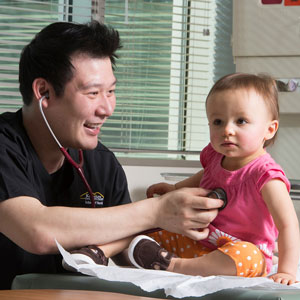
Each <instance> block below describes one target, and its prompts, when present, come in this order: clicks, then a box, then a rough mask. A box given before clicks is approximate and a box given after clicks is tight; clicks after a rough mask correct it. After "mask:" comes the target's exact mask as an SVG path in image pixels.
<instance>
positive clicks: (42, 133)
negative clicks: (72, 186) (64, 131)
mask: <svg viewBox="0 0 300 300" xmlns="http://www.w3.org/2000/svg"><path fill="white" fill-rule="evenodd" d="M22 114H23V124H24V127H25V130H26V132H27V135H28V137H29V139H30V141H31V143H32V145H33V147H34V149H35V151H36V153H37V155H38V157H39V159H40V160H41V162H42V164H43V166H44V168H45V169H46V170H47V172H48V173H49V174H52V173H54V172H56V171H57V170H59V169H60V168H61V166H62V165H63V163H64V160H65V157H64V155H63V154H62V152H61V151H60V149H59V146H58V145H57V144H56V142H55V140H54V139H53V137H52V135H51V134H50V132H49V130H48V128H47V126H46V124H45V122H44V120H43V119H42V117H41V115H40V114H37V113H34V108H32V107H23V108H22Z"/></svg>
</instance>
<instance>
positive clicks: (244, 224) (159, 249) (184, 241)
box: [129, 73, 299, 284]
mask: <svg viewBox="0 0 300 300" xmlns="http://www.w3.org/2000/svg"><path fill="white" fill-rule="evenodd" d="M206 113H207V118H208V122H209V130H210V144H209V145H208V146H207V147H206V148H204V149H203V151H201V154H200V161H201V164H202V166H203V169H202V170H201V171H200V172H198V173H197V174H195V175H194V176H192V177H190V178H188V179H186V180H183V181H181V182H178V183H176V184H175V185H170V184H167V183H159V184H155V185H153V186H151V187H149V189H148V191H147V196H148V197H151V196H153V195H154V194H164V193H167V192H169V191H171V190H174V189H179V188H182V187H198V186H201V187H202V188H206V189H207V190H213V189H215V188H222V189H224V191H225V192H226V194H227V200H228V203H227V206H226V207H225V208H224V209H222V210H220V212H219V213H218V215H217V217H216V218H215V219H214V221H213V222H212V223H211V224H208V229H209V234H208V237H207V238H206V239H205V240H200V241H193V240H191V239H189V238H187V237H184V236H181V235H178V234H173V233H170V232H166V231H159V232H157V233H154V234H151V235H150V236H151V237H152V238H153V239H154V240H155V241H156V242H155V241H154V240H153V239H152V238H150V237H148V236H138V237H136V238H135V239H134V240H133V241H132V242H131V244H130V246H129V258H130V260H131V262H132V263H133V264H134V265H135V266H136V267H139V268H147V269H161V270H167V271H172V272H178V273H184V274H190V275H201V276H208V275H237V276H244V277H254V276H266V275H267V274H268V273H269V272H270V270H271V266H272V253H273V250H274V247H275V240H276V239H277V238H278V251H279V252H278V255H279V263H278V272H277V273H276V274H274V275H272V276H271V278H272V279H273V280H274V281H275V282H279V283H283V284H292V283H294V282H295V280H296V272H297V265H298V259H299V256H298V255H299V226H298V220H297V216H296V213H295V210H294V207H293V203H292V200H291V199H290V196H289V189H290V184H289V181H288V179H287V178H286V176H285V174H284V172H283V170H282V169H281V167H280V166H279V165H278V164H276V163H275V161H274V160H273V159H272V158H271V156H270V155H269V154H268V153H267V152H266V150H265V148H266V147H267V146H268V145H270V144H271V143H273V141H274V138H275V135H276V132H277V129H278V119H279V109H278V93H277V88H276V83H275V81H274V80H273V79H272V78H270V77H268V76H263V75H259V76H256V75H251V74H238V73H237V74H231V75H227V76H225V77H223V78H221V79H220V80H219V81H217V82H216V84H215V85H214V86H213V87H212V89H211V91H210V92H209V94H208V97H207V100H206ZM158 244H159V245H158Z"/></svg>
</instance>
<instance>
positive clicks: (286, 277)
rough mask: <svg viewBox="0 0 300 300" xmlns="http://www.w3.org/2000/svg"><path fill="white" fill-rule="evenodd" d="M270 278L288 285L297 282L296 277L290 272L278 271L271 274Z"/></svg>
mask: <svg viewBox="0 0 300 300" xmlns="http://www.w3.org/2000/svg"><path fill="white" fill-rule="evenodd" d="M269 278H271V279H273V280H274V281H275V282H277V283H281V284H286V285H291V284H293V283H295V282H297V281H296V277H295V276H293V275H291V274H288V273H276V274H273V275H271V276H270V277H269Z"/></svg>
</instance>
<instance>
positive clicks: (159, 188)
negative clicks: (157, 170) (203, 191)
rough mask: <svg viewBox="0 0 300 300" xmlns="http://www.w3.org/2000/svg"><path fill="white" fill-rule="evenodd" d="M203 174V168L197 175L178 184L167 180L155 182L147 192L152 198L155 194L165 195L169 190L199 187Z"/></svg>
mask: <svg viewBox="0 0 300 300" xmlns="http://www.w3.org/2000/svg"><path fill="white" fill-rule="evenodd" d="M202 175H203V170H201V171H199V172H198V173H196V174H195V175H193V176H191V177H189V178H187V179H184V180H182V181H179V182H177V183H176V184H169V183H166V182H160V183H156V184H153V185H151V186H149V187H148V189H147V192H146V194H147V197H148V198H151V197H153V195H154V194H157V195H163V194H165V193H168V192H171V191H174V190H176V189H180V188H183V187H199V183H200V180H201V178H202Z"/></svg>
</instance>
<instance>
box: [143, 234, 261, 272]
mask: <svg viewBox="0 0 300 300" xmlns="http://www.w3.org/2000/svg"><path fill="white" fill-rule="evenodd" d="M151 237H154V238H155V240H156V241H157V242H158V243H160V245H161V246H162V247H163V248H165V249H166V250H167V251H165V252H163V251H160V256H163V257H165V256H167V254H168V252H172V253H175V254H176V255H177V256H178V257H177V258H176V257H172V258H171V259H170V261H169V265H168V267H167V268H166V270H167V271H173V272H179V273H183V274H190V275H201V276H209V275H237V276H243V277H255V276H266V264H265V258H264V255H263V253H262V252H261V251H260V250H259V249H258V248H257V247H256V246H255V245H254V244H252V243H248V242H242V241H237V242H235V243H231V242H229V243H226V244H225V245H223V246H222V247H220V248H218V250H214V251H211V250H209V249H208V248H206V253H207V254H206V255H203V254H205V253H203V250H204V252H205V247H204V248H203V247H202V245H201V244H200V243H198V242H194V241H193V240H191V239H189V238H187V237H182V236H181V235H177V234H173V233H169V232H165V231H163V232H159V233H155V234H154V235H153V234H151ZM169 257H170V255H169ZM179 257H181V258H179ZM192 257H195V258H193V259H189V258H192ZM148 261H149V259H148ZM154 265H155V264H154Z"/></svg>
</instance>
